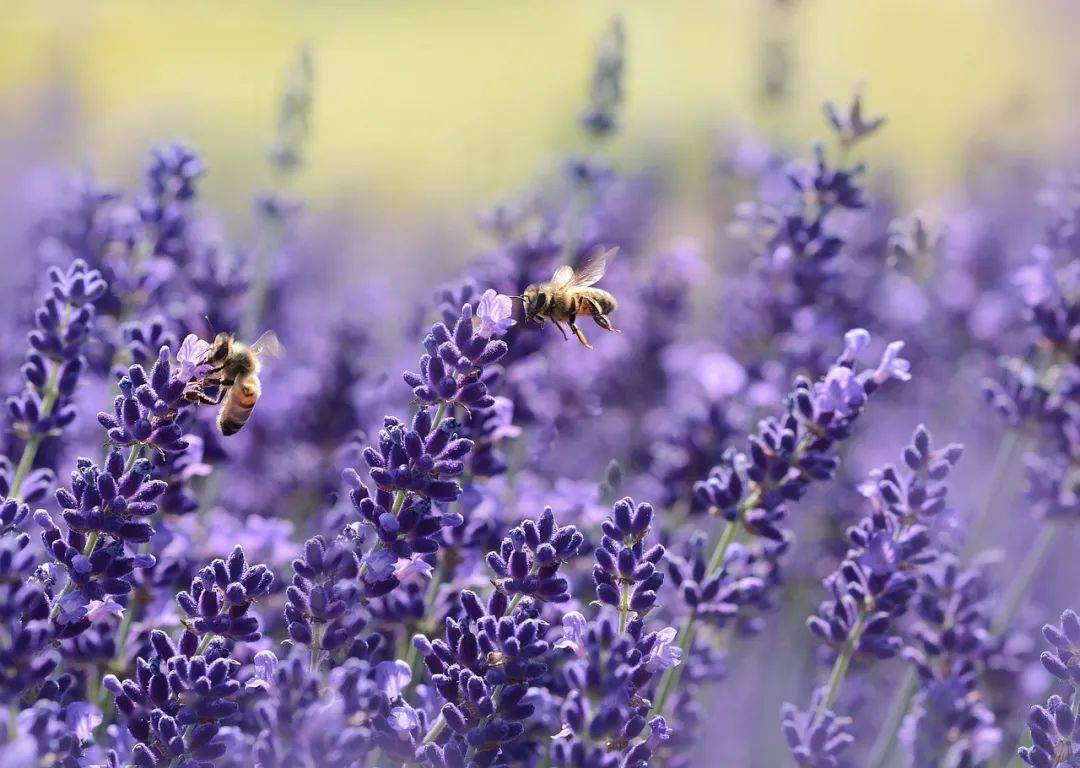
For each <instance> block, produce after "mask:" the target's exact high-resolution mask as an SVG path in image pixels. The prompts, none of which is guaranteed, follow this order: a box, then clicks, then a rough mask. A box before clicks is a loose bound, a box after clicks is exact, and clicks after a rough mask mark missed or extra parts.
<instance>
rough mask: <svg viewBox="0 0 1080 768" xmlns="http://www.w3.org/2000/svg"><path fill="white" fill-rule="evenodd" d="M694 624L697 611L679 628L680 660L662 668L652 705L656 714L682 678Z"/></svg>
mask: <svg viewBox="0 0 1080 768" xmlns="http://www.w3.org/2000/svg"><path fill="white" fill-rule="evenodd" d="M696 624H697V613H691V614H690V615H689V616H688V617H687V619H686V623H685V624H683V627H682V629H680V630H679V648H681V649H682V662H681V663H679V664H677V665H675V666H674V667H668V668H667V669H666V670H664V676H663V677H662V678H661V679H660V687H659V689H658V691H657V694H656V703H655V704H654V705H653V711H654V712H656V714H658V715H659V714H662V713H663V711H664V706H665V705H666V704H667V700H668V698H669V697H670V696H671V694H672V693H673V692H674V691H675V689H676V688H677V687H678V685H679V680H681V679H682V671H683V665H684V664H685V663H686V661H687V659H688V658H689V656H690V646H691V645H692V644H693V641H694V629H695V626H696Z"/></svg>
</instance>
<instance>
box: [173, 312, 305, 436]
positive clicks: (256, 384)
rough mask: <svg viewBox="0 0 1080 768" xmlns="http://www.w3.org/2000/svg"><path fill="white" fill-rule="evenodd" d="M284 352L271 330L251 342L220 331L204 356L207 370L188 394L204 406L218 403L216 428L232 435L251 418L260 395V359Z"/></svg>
mask: <svg viewBox="0 0 1080 768" xmlns="http://www.w3.org/2000/svg"><path fill="white" fill-rule="evenodd" d="M284 353H285V350H284V348H283V347H282V346H281V342H280V341H278V337H277V334H275V333H274V332H273V331H267V332H266V333H264V334H263V335H262V336H260V337H259V338H258V339H257V340H256V341H255V343H253V344H251V345H248V344H244V343H243V342H240V341H237V340H236V337H234V336H233V335H232V334H231V333H219V334H218V335H217V336H216V337H215V338H214V343H213V344H212V345H211V346H210V351H209V352H207V353H206V357H205V358H204V359H203V363H205V364H208V365H210V370H209V372H207V374H206V375H205V376H204V377H203V378H202V380H201V381H199V382H198V384H197V385H196V386H195V387H193V388H192V389H190V390H189V391H188V393H187V397H188V399H189V400H192V401H194V402H196V403H201V404H204V405H221V410H220V411H218V417H217V424H218V429H220V430H221V434H223V435H226V436H228V435H235V434H236V433H237V432H239V431H240V428H241V427H243V426H244V425H245V424H246V423H247V420H248V419H249V418H251V411H252V410H253V409H254V408H255V403H256V402H258V400H259V395H261V394H262V382H260V381H259V370H260V369H261V368H262V362H261V358H262V357H264V356H270V357H276V358H280V357H281V356H282V355H283V354H284ZM207 387H210V388H213V389H216V393H215V395H214V396H210V395H208V394H206V392H205V391H204V389H205V388H207Z"/></svg>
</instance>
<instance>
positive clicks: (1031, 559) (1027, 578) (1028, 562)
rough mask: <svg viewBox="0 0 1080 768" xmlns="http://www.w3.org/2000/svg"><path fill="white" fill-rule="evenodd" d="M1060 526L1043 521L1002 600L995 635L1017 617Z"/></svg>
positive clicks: (994, 627) (995, 625) (1054, 522)
mask: <svg viewBox="0 0 1080 768" xmlns="http://www.w3.org/2000/svg"><path fill="white" fill-rule="evenodd" d="M1060 528H1061V524H1060V523H1059V522H1057V521H1046V522H1043V523H1042V526H1041V530H1040V531H1039V535H1038V536H1037V537H1035V542H1034V543H1033V544H1032V545H1031V549H1029V550H1028V553H1027V554H1026V555H1025V556H1024V560H1023V562H1022V563H1021V564H1020V568H1019V570H1017V572H1016V578H1014V579H1013V580H1012V582H1011V583H1010V584H1009V589H1008V591H1007V592H1006V593H1005V598H1004V599H1003V600H1002V601H1001V606H1002V607H1001V612H1000V613H999V614H998V615H997V618H996V619H995V621H994V625H993V631H994V634H995V635H1000V634H1001V633H1002V632H1004V631H1005V630H1007V629H1008V628H1009V625H1010V624H1012V621H1013V619H1014V618H1016V612H1017V611H1019V610H1020V606H1021V605H1022V604H1023V602H1024V599H1025V598H1026V597H1027V594H1028V591H1029V590H1030V589H1031V583H1032V582H1033V581H1034V580H1035V576H1036V575H1038V572H1039V569H1040V567H1041V566H1042V563H1043V560H1045V559H1046V555H1047V554H1048V553H1049V551H1050V547H1051V545H1052V544H1053V543H1054V541H1055V540H1056V538H1057V535H1058V532H1059V531H1060Z"/></svg>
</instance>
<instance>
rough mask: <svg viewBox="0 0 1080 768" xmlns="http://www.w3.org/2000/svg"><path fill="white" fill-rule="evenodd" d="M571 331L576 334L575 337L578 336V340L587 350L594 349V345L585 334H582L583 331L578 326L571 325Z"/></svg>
mask: <svg viewBox="0 0 1080 768" xmlns="http://www.w3.org/2000/svg"><path fill="white" fill-rule="evenodd" d="M570 330H571V331H573V332H574V335H575V336H577V340H578V341H580V342H581V343H582V345H583V346H584V347H585V348H586V349H592V344H590V343H589V340H588V339H586V338H585V334H584V333H582V332H581V329H580V328H578V327H577V325H575V324H574V323H570Z"/></svg>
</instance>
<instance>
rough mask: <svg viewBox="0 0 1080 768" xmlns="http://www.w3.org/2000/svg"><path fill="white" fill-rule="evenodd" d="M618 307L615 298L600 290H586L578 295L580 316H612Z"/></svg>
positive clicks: (578, 312)
mask: <svg viewBox="0 0 1080 768" xmlns="http://www.w3.org/2000/svg"><path fill="white" fill-rule="evenodd" d="M616 306H617V304H616V301H615V297H614V296H612V295H611V294H610V293H608V292H607V291H605V290H602V289H600V288H585V289H582V290H581V291H579V292H578V294H577V313H576V314H578V315H591V316H593V317H596V316H597V315H610V314H611V313H612V312H614V311H615V307H616Z"/></svg>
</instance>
